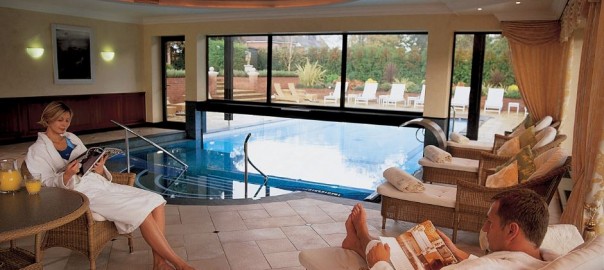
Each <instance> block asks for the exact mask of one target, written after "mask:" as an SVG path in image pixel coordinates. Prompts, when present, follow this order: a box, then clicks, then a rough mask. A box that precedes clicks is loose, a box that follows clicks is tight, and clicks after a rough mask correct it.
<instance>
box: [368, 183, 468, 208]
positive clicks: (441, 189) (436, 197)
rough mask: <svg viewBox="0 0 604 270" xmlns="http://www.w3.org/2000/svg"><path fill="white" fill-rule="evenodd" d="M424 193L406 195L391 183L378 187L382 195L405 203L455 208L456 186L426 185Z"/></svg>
mask: <svg viewBox="0 0 604 270" xmlns="http://www.w3.org/2000/svg"><path fill="white" fill-rule="evenodd" d="M424 187H425V190H424V192H419V193H405V192H400V191H399V190H398V189H396V188H395V187H393V186H392V185H391V184H390V183H387V182H386V183H383V184H381V185H379V186H378V187H377V192H378V193H379V194H380V195H384V196H388V197H390V198H395V199H400V200H403V201H410V202H417V203H425V204H430V205H437V206H443V207H449V208H455V200H456V196H457V188H456V187H454V186H445V185H432V184H424Z"/></svg>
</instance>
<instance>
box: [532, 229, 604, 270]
mask: <svg viewBox="0 0 604 270" xmlns="http://www.w3.org/2000/svg"><path fill="white" fill-rule="evenodd" d="M602 252H604V235H599V236H598V237H596V238H595V239H593V240H592V241H589V242H586V243H584V244H582V245H580V246H578V247H577V248H575V249H573V251H571V252H569V253H568V254H566V255H564V256H560V257H558V258H557V259H555V260H554V261H553V262H551V263H550V264H548V265H546V266H545V267H543V268H541V269H547V270H566V269H573V270H577V269H579V270H592V269H602V268H603V267H604V256H602Z"/></svg>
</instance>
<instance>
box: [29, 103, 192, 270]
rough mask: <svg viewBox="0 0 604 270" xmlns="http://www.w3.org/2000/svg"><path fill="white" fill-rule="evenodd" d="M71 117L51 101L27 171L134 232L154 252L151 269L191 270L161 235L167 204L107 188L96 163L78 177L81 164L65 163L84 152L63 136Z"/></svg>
mask: <svg viewBox="0 0 604 270" xmlns="http://www.w3.org/2000/svg"><path fill="white" fill-rule="evenodd" d="M72 117H73V112H72V111H71V109H70V108H69V107H68V106H67V105H65V104H64V103H62V102H51V103H50V104H48V106H46V108H45V109H44V111H43V112H42V117H41V120H40V122H39V123H40V124H42V125H43V126H44V127H46V132H40V133H38V139H37V141H36V142H35V143H34V144H33V145H32V146H30V147H29V150H28V152H27V156H26V158H25V162H26V164H27V167H28V169H29V171H30V172H32V173H40V174H41V175H42V183H43V185H44V186H48V187H61V188H66V189H73V190H76V191H79V192H81V193H84V194H85V195H86V196H87V197H88V199H89V200H90V210H91V211H92V212H94V213H97V214H99V215H101V216H103V217H104V218H106V219H107V220H110V221H113V222H114V223H115V225H116V227H117V229H118V231H119V232H120V233H129V232H132V231H134V230H135V229H136V228H139V227H140V229H141V234H142V235H143V238H144V239H145V241H147V243H148V244H149V245H150V246H151V248H152V250H153V266H154V267H153V268H154V269H174V268H172V267H171V266H170V265H169V264H168V263H167V262H170V263H171V264H172V265H173V266H174V267H175V268H176V269H193V267H191V266H189V265H188V264H187V263H186V261H184V260H183V259H182V258H180V257H179V256H178V255H176V253H175V252H174V250H173V249H172V248H171V247H170V245H169V244H168V241H167V240H166V238H165V236H164V231H165V209H164V206H165V204H166V201H165V200H164V198H163V197H162V196H160V195H159V194H156V193H153V192H149V191H146V190H142V189H139V188H135V187H131V186H125V185H120V184H114V183H111V174H110V173H109V171H107V168H105V166H104V164H105V160H106V157H103V158H101V160H100V161H99V162H98V163H97V165H96V166H95V167H94V168H93V169H92V171H91V172H90V173H88V174H86V175H84V176H81V177H80V176H78V175H77V172H78V171H79V168H80V166H81V165H80V164H79V163H78V162H77V161H73V162H69V160H73V159H74V158H75V157H77V156H79V155H81V154H82V153H84V152H85V151H86V146H84V143H82V141H81V140H80V139H79V138H78V137H77V136H76V135H74V134H73V133H70V132H67V128H68V127H69V125H70V123H71V118H72Z"/></svg>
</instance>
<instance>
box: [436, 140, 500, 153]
mask: <svg viewBox="0 0 604 270" xmlns="http://www.w3.org/2000/svg"><path fill="white" fill-rule="evenodd" d="M447 145H450V146H454V147H459V148H470V149H478V150H485V151H492V150H493V143H492V142H490V143H487V142H480V141H469V142H468V143H457V142H454V141H448V142H447Z"/></svg>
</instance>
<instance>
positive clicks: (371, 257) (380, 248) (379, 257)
mask: <svg viewBox="0 0 604 270" xmlns="http://www.w3.org/2000/svg"><path fill="white" fill-rule="evenodd" d="M389 260H390V246H389V245H388V244H382V243H377V245H376V246H374V247H373V248H371V249H370V250H369V252H368V253H367V264H368V265H369V267H373V265H374V264H376V263H377V262H379V261H385V262H387V261H389Z"/></svg>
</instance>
